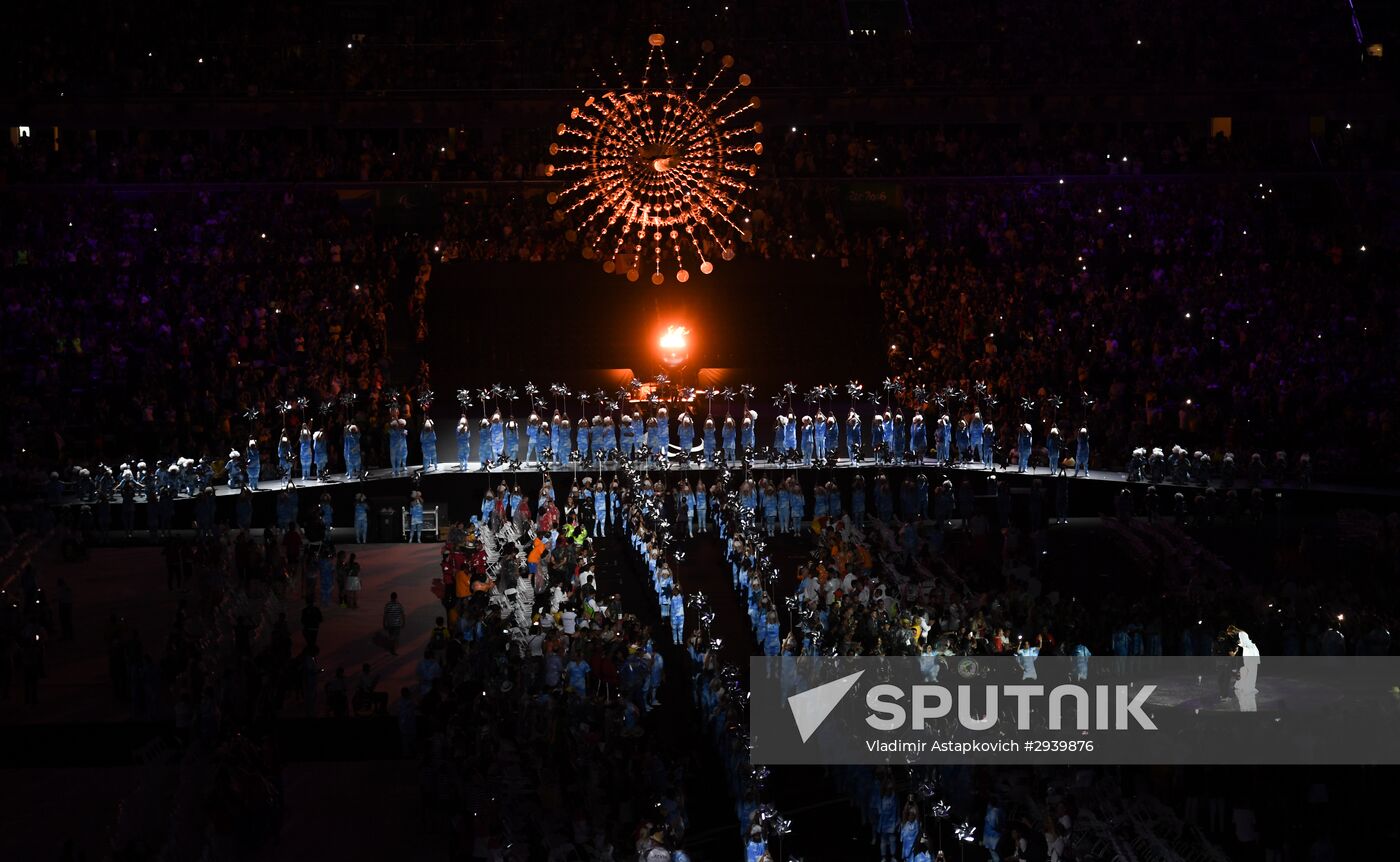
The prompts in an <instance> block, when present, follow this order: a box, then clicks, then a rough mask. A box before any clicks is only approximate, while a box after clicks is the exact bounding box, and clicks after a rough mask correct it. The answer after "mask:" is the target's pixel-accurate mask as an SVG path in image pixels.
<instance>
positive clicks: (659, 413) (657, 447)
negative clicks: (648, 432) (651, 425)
mask: <svg viewBox="0 0 1400 862" xmlns="http://www.w3.org/2000/svg"><path fill="white" fill-rule="evenodd" d="M670 450H671V418H670V414H669V413H667V412H666V408H665V407H658V408H656V440H655V442H654V443H652V444H651V451H652V452H653V453H654V454H655V455H656V457H657V458H659V459H660V460H662V461H665V460H666V459H667V456H668V455H669V454H670Z"/></svg>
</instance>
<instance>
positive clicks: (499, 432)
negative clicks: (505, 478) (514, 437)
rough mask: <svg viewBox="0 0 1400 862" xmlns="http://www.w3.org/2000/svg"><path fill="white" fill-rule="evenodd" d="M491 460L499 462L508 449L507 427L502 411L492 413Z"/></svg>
mask: <svg viewBox="0 0 1400 862" xmlns="http://www.w3.org/2000/svg"><path fill="white" fill-rule="evenodd" d="M490 436H491V461H492V462H493V463H497V464H499V463H500V461H501V456H502V455H504V454H505V451H506V429H505V424H504V423H503V422H501V414H500V413H494V412H493V413H492V414H491V435H490Z"/></svg>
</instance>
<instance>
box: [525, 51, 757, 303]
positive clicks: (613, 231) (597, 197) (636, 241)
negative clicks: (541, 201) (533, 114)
mask: <svg viewBox="0 0 1400 862" xmlns="http://www.w3.org/2000/svg"><path fill="white" fill-rule="evenodd" d="M647 41H648V44H649V45H650V46H651V48H650V51H649V53H648V55H647V65H646V71H645V72H644V73H643V75H642V79H641V84H640V86H638V87H633V86H632V85H631V84H629V83H627V82H626V81H625V80H623V81H622V82H621V83H620V84H619V85H618V86H615V87H612V88H604V89H603V90H602V91H601V92H598V93H595V94H593V95H588V96H587V98H586V99H585V100H584V102H583V103H582V104H581V105H579V106H577V107H574V108H572V109H571V110H570V112H569V120H568V122H564V123H560V124H559V126H558V127H557V128H556V130H555V132H556V134H557V135H558V136H559V138H560V139H561V140H560V141H557V142H555V143H553V144H551V145H550V147H549V153H550V155H551V156H553V157H559V156H563V163H562V164H551V165H549V168H548V173H549V175H550V176H556V175H563V176H565V177H568V178H573V177H577V179H571V182H570V183H569V184H568V185H566V186H565V187H564V188H563V189H562V190H560V191H556V192H550V194H549V198H548V200H549V203H550V205H551V206H555V205H557V206H558V207H559V208H558V209H556V210H555V211H554V217H555V219H556V220H557V221H561V222H562V221H565V220H570V221H571V223H572V224H573V226H574V228H575V229H576V230H577V233H578V234H579V235H581V236H583V237H584V238H585V246H584V256H585V257H588V258H600V259H602V261H603V269H604V270H606V271H607V272H623V273H625V274H626V276H627V278H628V279H629V280H631V281H636V280H637V279H639V278H640V277H641V274H642V272H644V271H648V270H649V271H650V272H651V281H652V283H653V284H662V283H664V282H665V281H666V274H665V273H666V271H668V270H670V271H672V272H673V274H674V277H675V279H676V280H677V281H679V282H685V281H687V280H689V278H690V272H689V270H688V269H687V268H686V267H687V265H691V264H694V263H696V262H698V267H697V268H698V269H699V271H700V272H701V273H702V274H705V275H708V274H710V273H711V272H713V271H714V258H716V257H719V258H720V259H723V260H731V259H733V257H734V247H735V244H736V242H738V241H739V240H742V239H744V238H745V236H746V231H745V230H744V228H743V227H741V223H742V222H743V216H742V213H744V212H747V207H745V206H744V203H743V199H744V197H745V196H746V193H747V192H748V190H749V187H750V186H749V182H748V180H749V178H751V177H753V176H754V175H755V174H756V173H757V172H758V165H757V164H755V163H754V161H753V157H755V156H758V155H761V154H762V153H763V143H762V141H760V140H758V136H759V135H761V134H762V132H763V124H762V123H758V122H749V121H748V118H747V117H746V116H745V115H746V114H747V113H748V112H750V111H753V110H756V109H757V108H758V107H759V100H758V98H757V97H751V98H749V99H746V100H745V99H736V98H734V96H735V94H736V93H737V92H738V91H739V90H740V89H741V88H743V87H747V86H748V85H749V84H750V78H749V76H748V75H740V76H738V79H737V83H735V84H733V85H732V86H727V88H726V85H722V84H721V83H720V82H721V79H722V78H723V77H724V75H725V72H726V71H727V70H729V69H731V68H732V67H733V65H734V58H733V57H730V56H728V55H726V56H724V57H723V58H721V61H720V68H719V70H718V71H717V72H716V73H715V74H714V76H713V77H711V78H710V79H709V82H708V83H705V84H703V85H701V84H699V83H698V82H697V78H696V76H697V75H698V74H699V72H700V64H697V65H696V67H695V70H694V71H693V72H691V74H690V77H689V79H688V80H686V81H685V83H683V84H680V85H677V83H676V81H675V80H674V79H673V78H672V76H671V70H670V66H669V64H667V62H666V54H665V50H664V45H665V41H666V40H665V37H664V36H663V35H662V34H660V33H653V34H652V35H651V37H650V38H649V39H648V40H647ZM702 62H703V61H702ZM658 74H659V75H660V76H661V77H662V79H663V80H664V81H665V87H664V89H663V88H662V87H661V86H659V84H658V82H657V81H656V79H655V76H656V75H658ZM619 76H620V73H619ZM571 235H572V233H571Z"/></svg>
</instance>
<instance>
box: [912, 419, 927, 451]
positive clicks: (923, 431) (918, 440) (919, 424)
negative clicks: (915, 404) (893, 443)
mask: <svg viewBox="0 0 1400 862" xmlns="http://www.w3.org/2000/svg"><path fill="white" fill-rule="evenodd" d="M909 448H911V449H913V450H914V460H916V461H920V462H922V461H923V460H924V455H925V454H926V453H927V452H928V428H927V427H925V425H924V417H922V416H915V417H914V420H913V423H912V427H911V428H910V429H909Z"/></svg>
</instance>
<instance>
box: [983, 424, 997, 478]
mask: <svg viewBox="0 0 1400 862" xmlns="http://www.w3.org/2000/svg"><path fill="white" fill-rule="evenodd" d="M996 449H997V432H996V429H995V428H993V427H992V423H990V422H988V423H987V424H986V425H985V426H983V428H982V466H983V467H986V468H987V469H988V470H996V468H997V461H996Z"/></svg>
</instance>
